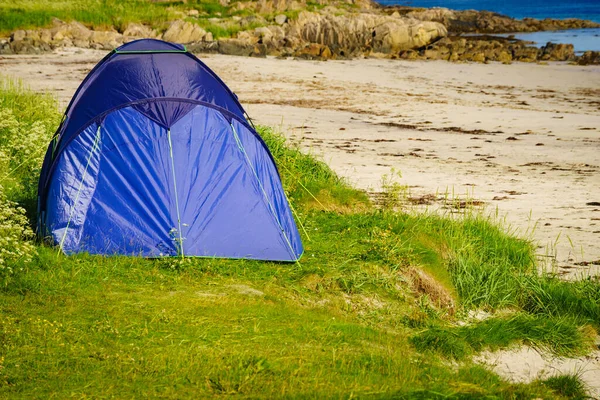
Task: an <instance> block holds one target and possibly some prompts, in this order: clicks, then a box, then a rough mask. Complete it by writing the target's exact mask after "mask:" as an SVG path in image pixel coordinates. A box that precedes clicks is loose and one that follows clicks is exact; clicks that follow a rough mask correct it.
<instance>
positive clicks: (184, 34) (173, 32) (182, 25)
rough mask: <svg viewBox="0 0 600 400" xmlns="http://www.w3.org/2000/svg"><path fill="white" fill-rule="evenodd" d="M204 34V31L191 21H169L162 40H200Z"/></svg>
mask: <svg viewBox="0 0 600 400" xmlns="http://www.w3.org/2000/svg"><path fill="white" fill-rule="evenodd" d="M205 36H206V31H205V30H204V29H202V28H201V27H200V26H198V25H196V24H193V23H191V22H187V21H183V20H177V21H174V22H172V23H171V25H170V26H169V28H168V29H167V31H166V32H165V33H164V34H163V40H166V41H168V42H175V43H193V42H200V41H202V40H203V39H204V37H205Z"/></svg>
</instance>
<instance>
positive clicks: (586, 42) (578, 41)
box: [498, 28, 600, 54]
mask: <svg viewBox="0 0 600 400" xmlns="http://www.w3.org/2000/svg"><path fill="white" fill-rule="evenodd" d="M513 35H514V36H515V37H516V38H517V39H521V40H527V41H530V42H534V44H535V46H537V47H541V46H544V45H545V44H546V43H548V42H551V43H571V44H572V45H573V47H574V48H575V53H576V54H581V53H583V52H585V51H588V50H593V51H600V28H594V29H571V30H566V31H545V32H531V33H514V34H513ZM498 36H508V34H506V35H498Z"/></svg>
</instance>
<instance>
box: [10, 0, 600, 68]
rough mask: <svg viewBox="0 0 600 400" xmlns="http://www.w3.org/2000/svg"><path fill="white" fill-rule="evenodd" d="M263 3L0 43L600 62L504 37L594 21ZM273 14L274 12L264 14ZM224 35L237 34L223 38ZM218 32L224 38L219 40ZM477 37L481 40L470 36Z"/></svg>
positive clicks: (40, 47) (594, 54)
mask: <svg viewBox="0 0 600 400" xmlns="http://www.w3.org/2000/svg"><path fill="white" fill-rule="evenodd" d="M240 4H241V5H240ZM261 4H262V3H261ZM261 4H259V3H256V4H255V3H253V2H248V3H240V2H236V3H235V4H234V5H230V6H229V8H230V9H231V10H233V9H234V8H235V10H236V12H237V11H240V10H247V11H251V12H255V14H251V15H250V16H247V17H240V16H237V15H233V14H232V15H231V16H225V17H223V18H211V19H210V20H211V21H212V22H211V24H214V25H212V28H209V29H213V31H215V34H213V32H212V31H210V30H209V31H207V30H205V29H204V28H202V27H201V25H202V24H204V23H205V22H202V21H203V20H202V19H201V18H200V17H199V11H198V10H196V9H190V10H188V11H187V13H183V12H179V13H178V14H176V15H178V17H177V18H178V19H175V20H170V21H168V22H161V23H158V24H152V25H143V24H140V23H135V22H130V23H128V24H127V25H126V26H119V27H118V29H117V27H114V26H112V27H109V28H108V30H106V29H107V28H106V27H94V26H89V25H88V26H86V25H84V24H82V23H80V22H77V21H70V22H65V21H61V20H58V19H56V18H54V19H53V22H52V26H49V27H46V28H38V29H29V30H24V29H20V30H15V31H13V32H12V33H11V34H10V36H9V37H6V38H0V54H41V53H44V52H48V51H52V50H55V49H59V48H61V47H71V46H75V47H79V48H91V49H96V50H100V49H102V50H112V49H114V48H117V47H119V46H120V45H122V44H123V43H126V42H129V41H132V40H136V39H140V38H156V39H162V40H166V41H170V42H175V43H181V44H185V45H187V47H188V49H190V51H192V52H197V53H219V54H227V55H237V56H252V57H266V56H276V57H281V58H288V57H296V58H302V59H309V60H328V59H332V60H335V59H356V58H370V57H373V58H389V59H395V58H401V59H421V60H446V61H475V62H481V63H487V62H493V61H500V62H503V63H511V62H515V61H523V62H547V61H570V62H573V63H577V64H581V65H588V64H600V51H586V52H585V53H583V54H579V53H578V54H576V52H575V49H574V46H573V45H572V44H562V43H561V44H553V43H547V44H545V45H544V46H541V47H535V46H530V45H529V43H528V42H526V41H523V40H519V39H516V38H515V37H514V35H513V36H509V37H501V36H499V35H500V34H503V33H511V32H521V33H523V32H538V31H550V30H557V29H582V28H596V29H600V24H598V23H594V22H592V21H588V20H579V19H566V20H553V19H544V20H537V19H532V18H525V19H523V20H516V19H514V18H510V17H507V16H505V15H500V14H497V13H491V12H487V11H474V10H465V11H457V10H450V9H446V8H432V9H420V8H412V7H404V6H390V7H385V6H381V5H379V4H378V3H374V2H372V1H370V0H361V1H358V2H357V3H355V4H354V3H353V5H352V6H349V5H348V4H346V3H336V2H331V4H328V5H327V6H326V7H324V8H322V9H319V8H318V9H311V8H310V7H308V6H305V7H300V6H298V5H295V6H294V5H293V4H287V3H286V4H284V5H283V8H281V7H280V8H281V10H280V9H279V8H277V10H276V11H278V12H286V11H287V12H289V11H290V10H292V9H293V10H294V13H295V14H294V16H291V17H288V15H286V14H279V15H275V14H274V13H273V11H274V10H273V7H274V6H273V5H271V6H270V7H267V8H265V7H263V5H261ZM240 7H242V8H240ZM278 7H279V6H278ZM294 7H295V8H294ZM298 7H300V8H298ZM253 8H255V10H254V9H253ZM288 8H289V10H288ZM267 9H268V10H270V13H269V14H265V15H264V16H263V15H261V13H266V10H267ZM308 10H311V11H308ZM219 16H221V13H219ZM253 26H257V27H255V28H254V27H253ZM97 29H98V30H97ZM102 29H104V30H102ZM215 29H216V30H215ZM222 31H226V32H230V33H228V34H224V35H223V34H222ZM216 32H221V33H219V35H218V36H217V33H216ZM471 34H477V35H478V36H467V35H471Z"/></svg>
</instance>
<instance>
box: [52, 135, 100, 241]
mask: <svg viewBox="0 0 600 400" xmlns="http://www.w3.org/2000/svg"><path fill="white" fill-rule="evenodd" d="M100 127H101V125H100V124H98V129H97V130H96V137H95V138H94V144H93V145H92V148H91V150H90V155H89V156H88V159H87V163H86V164H85V169H84V170H83V176H82V177H81V182H79V189H77V195H75V200H73V206H71V212H70V213H69V220H68V221H67V226H66V227H65V232H64V233H63V237H62V239H61V240H60V244H59V245H58V247H59V249H58V251H59V252H60V251H61V250H62V251H64V250H63V245H64V244H65V239H66V238H67V231H68V230H69V225H70V224H71V219H73V214H74V213H75V207H76V206H77V202H78V201H79V195H80V194H81V189H83V182H84V181H85V178H86V176H87V171H88V167H89V166H90V161H92V155H93V154H94V152H95V151H96V149H97V148H98V144H99V143H100Z"/></svg>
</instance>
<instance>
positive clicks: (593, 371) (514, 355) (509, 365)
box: [476, 346, 600, 399]
mask: <svg viewBox="0 0 600 400" xmlns="http://www.w3.org/2000/svg"><path fill="white" fill-rule="evenodd" d="M476 361H478V362H481V363H483V364H487V365H489V366H490V367H491V368H492V369H493V370H494V371H495V372H496V373H497V374H498V375H500V376H502V377H504V378H506V379H507V380H509V381H512V382H525V383H529V382H531V381H534V380H536V379H547V378H549V377H552V376H557V375H564V374H569V375H573V374H575V375H578V376H579V377H580V378H581V380H582V381H583V382H585V384H586V385H587V389H588V394H589V395H590V396H591V397H592V398H594V399H598V398H600V351H595V352H593V353H592V354H590V355H589V356H586V357H580V358H557V357H552V356H550V355H549V354H547V353H545V352H542V351H538V350H535V349H533V348H531V347H527V346H523V347H520V348H518V349H513V350H501V351H497V352H494V353H490V352H484V353H483V354H481V355H479V356H477V357H476Z"/></svg>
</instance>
